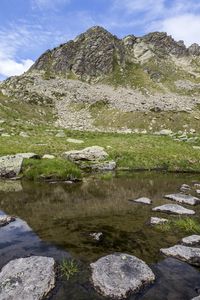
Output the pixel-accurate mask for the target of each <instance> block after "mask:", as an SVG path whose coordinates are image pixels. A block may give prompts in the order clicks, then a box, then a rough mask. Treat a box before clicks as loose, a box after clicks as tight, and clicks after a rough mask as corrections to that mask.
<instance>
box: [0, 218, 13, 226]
mask: <svg viewBox="0 0 200 300" xmlns="http://www.w3.org/2000/svg"><path fill="white" fill-rule="evenodd" d="M13 221H15V218H14V217H11V216H7V215H3V216H0V227H2V226H5V225H8V224H9V223H11V222H13Z"/></svg>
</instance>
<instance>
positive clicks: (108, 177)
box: [100, 172, 113, 180]
mask: <svg viewBox="0 0 200 300" xmlns="http://www.w3.org/2000/svg"><path fill="white" fill-rule="evenodd" d="M100 179H101V180H111V179H113V173H111V172H108V173H105V174H102V175H101V176H100Z"/></svg>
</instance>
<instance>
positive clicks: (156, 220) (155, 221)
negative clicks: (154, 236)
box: [150, 217, 169, 225]
mask: <svg viewBox="0 0 200 300" xmlns="http://www.w3.org/2000/svg"><path fill="white" fill-rule="evenodd" d="M167 222H169V220H168V219H164V218H157V217H151V220H150V224H151V225H160V224H164V223H167Z"/></svg>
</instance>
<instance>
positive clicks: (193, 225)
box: [157, 218, 200, 234]
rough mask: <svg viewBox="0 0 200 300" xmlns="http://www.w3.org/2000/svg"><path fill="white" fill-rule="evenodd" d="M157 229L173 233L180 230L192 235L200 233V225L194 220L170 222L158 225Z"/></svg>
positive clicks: (184, 219) (181, 219)
mask: <svg viewBox="0 0 200 300" xmlns="http://www.w3.org/2000/svg"><path fill="white" fill-rule="evenodd" d="M157 228H158V229H160V230H161V231H172V230H176V229H178V230H181V231H183V232H185V233H190V234H195V233H196V234H197V233H200V223H199V222H198V221H197V220H195V219H192V218H180V219H177V220H170V221H169V222H167V223H164V224H160V225H157Z"/></svg>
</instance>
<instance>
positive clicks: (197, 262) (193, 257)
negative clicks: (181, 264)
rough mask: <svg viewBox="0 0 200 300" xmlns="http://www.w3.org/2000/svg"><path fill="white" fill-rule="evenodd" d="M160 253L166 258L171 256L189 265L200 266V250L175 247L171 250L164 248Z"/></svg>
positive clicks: (180, 246)
mask: <svg viewBox="0 0 200 300" xmlns="http://www.w3.org/2000/svg"><path fill="white" fill-rule="evenodd" d="M160 251H161V252H162V253H163V254H165V255H166V256H171V257H174V258H177V259H180V260H182V261H186V262H187V263H189V264H191V265H194V266H200V248H193V247H187V246H183V245H175V246H173V247H170V248H163V249H160Z"/></svg>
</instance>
